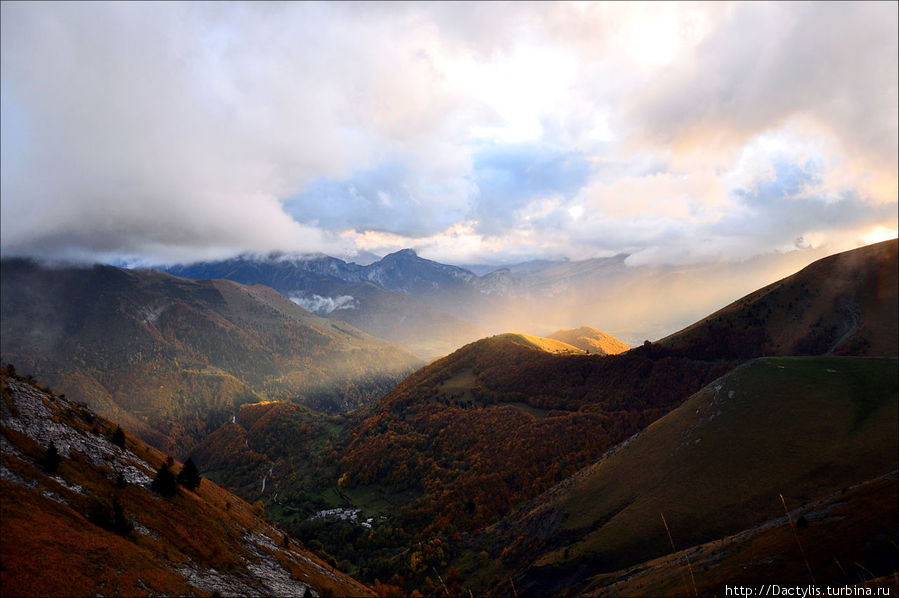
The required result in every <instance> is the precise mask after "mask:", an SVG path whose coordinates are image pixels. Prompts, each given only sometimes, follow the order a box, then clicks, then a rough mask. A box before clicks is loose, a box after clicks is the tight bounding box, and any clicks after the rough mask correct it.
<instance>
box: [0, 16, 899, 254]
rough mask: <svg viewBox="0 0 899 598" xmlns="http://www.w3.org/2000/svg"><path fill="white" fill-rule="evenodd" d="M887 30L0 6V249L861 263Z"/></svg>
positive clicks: (886, 150) (884, 101) (892, 182)
mask: <svg viewBox="0 0 899 598" xmlns="http://www.w3.org/2000/svg"><path fill="white" fill-rule="evenodd" d="M896 13H897V5H896V4H895V3H783V4H760V3H748V4H730V3H728V4H723V3H722V4H689V3H521V4H493V3H478V4H472V3H466V4H461V3H460V4H454V3H439V4H438V3H434V4H429V3H423V4H414V3H403V4H399V3H359V4H357V3H353V4H349V3H346V4H344V3H258V4H257V3H224V4H206V3H203V4H200V3H196V4H162V5H159V4H149V3H118V4H116V3H102V4H101V3H42V4H38V3H17V2H6V3H3V4H2V86H0V93H2V102H0V107H2V125H3V126H2V144H0V151H2V169H0V192H2V204H0V211H2V218H0V229H2V230H0V233H2V235H0V236H2V250H3V252H4V254H9V253H28V254H39V255H45V256H51V257H77V258H83V259H104V260H108V259H113V258H117V257H118V258H130V259H136V260H140V259H146V260H147V261H153V260H157V261H183V260H190V259H203V258H205V259H208V258H212V257H220V256H225V255H228V254H230V253H237V252H241V251H268V250H273V249H274V250H277V249H280V250H284V251H290V252H304V251H321V252H325V253H333V254H341V255H346V254H349V253H352V252H353V251H354V250H355V249H364V250H372V251H381V252H383V251H389V250H391V249H399V248H402V247H405V246H413V247H416V248H418V249H420V250H421V251H422V252H423V255H428V256H429V257H434V258H439V259H443V260H445V261H456V262H464V261H473V260H478V259H482V260H485V261H492V262H495V261H497V260H499V259H503V258H506V257H507V258H509V259H516V257H521V258H523V257H540V256H545V257H560V256H570V257H590V256H594V255H607V254H609V253H614V252H618V251H630V252H633V253H634V254H635V256H636V255H637V254H639V256H641V257H635V258H634V259H636V260H641V259H642V260H662V261H664V260H686V261H690V260H695V259H699V258H700V257H703V256H708V255H712V256H716V257H720V258H722V259H724V258H742V257H744V256H746V255H752V254H754V253H765V252H767V251H771V250H772V249H774V248H780V247H784V246H787V245H789V244H793V242H794V240H795V238H796V237H798V236H805V238H810V239H816V240H818V239H820V243H822V244H824V243H832V244H834V245H841V244H842V245H845V244H846V243H851V242H854V241H851V240H849V239H857V238H875V237H879V236H882V234H884V233H882V231H883V230H886V231H892V230H895V228H896V216H895V212H896V206H897V202H899V199H897V188H899V184H897V182H899V178H897V162H899V150H897V138H899V122H897V120H899V118H897V111H896V105H897V87H899V84H897V79H899V77H897V71H899V65H897V55H899V43H897V38H899V33H897V20H899V19H897V14H896ZM523 142H527V143H523ZM491 144H492V145H491ZM485 147H488V148H493V151H492V152H491V151H485ZM787 163H790V164H792V166H789V165H788V164H787ZM793 167H795V168H794V169H793V170H790V168H793ZM797 169H798V170H797ZM800 171H801V172H806V174H807V175H808V176H805V177H804V178H803V177H801V176H800V174H799V173H800ZM790 173H791V174H790ZM788 174H789V176H788ZM797 177H798V178H797ZM799 178H801V188H800V187H797V188H794V186H791V185H793V184H794V182H795V181H794V179H795V180H799ZM797 184H798V183H797ZM778 185H780V186H781V187H783V188H782V189H780V188H776V187H777V186H778ZM760 190H761V191H760ZM325 191H329V193H330V194H329V193H325ZM319 192H320V193H319ZM354 192H355V193H354ZM316 193H319V194H316ZM829 219H836V220H833V221H831V220H829ZM878 227H879V228H878ZM874 231H881V232H874Z"/></svg>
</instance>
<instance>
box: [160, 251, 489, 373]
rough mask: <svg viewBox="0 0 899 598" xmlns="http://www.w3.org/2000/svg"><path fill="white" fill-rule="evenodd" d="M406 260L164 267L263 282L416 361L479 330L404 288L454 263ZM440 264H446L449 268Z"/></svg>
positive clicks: (247, 260) (269, 260)
mask: <svg viewBox="0 0 899 598" xmlns="http://www.w3.org/2000/svg"><path fill="white" fill-rule="evenodd" d="M406 258H408V259H406ZM406 258H404V254H402V252H400V253H399V254H396V255H392V256H387V257H385V258H384V259H383V260H380V261H379V262H377V263H375V264H371V265H368V266H360V265H358V264H353V263H347V262H344V261H343V260H339V259H337V258H333V257H327V256H310V257H305V258H289V257H287V256H283V255H277V254H274V255H270V256H267V257H257V258H251V257H248V256H244V257H239V258H235V259H231V260H225V261H221V262H200V263H196V264H190V265H181V266H174V267H171V268H168V269H167V271H168V272H170V273H172V274H175V275H177V276H183V277H186V278H197V279H219V278H221V279H227V280H233V281H235V282H239V283H242V284H263V285H266V286H269V287H271V288H273V289H275V290H276V291H278V292H280V293H281V294H283V295H284V296H285V297H288V298H290V299H291V300H292V301H294V302H295V303H297V304H298V305H300V306H302V307H304V308H305V309H308V310H309V311H311V312H314V313H316V314H317V315H319V316H322V317H328V318H333V319H337V320H342V321H344V322H347V323H348V324H351V325H353V326H355V327H357V328H359V329H360V330H364V331H365V332H367V333H369V334H372V335H374V336H377V337H380V338H384V339H387V340H390V341H393V342H395V343H399V344H401V345H403V346H405V347H407V348H408V349H409V350H410V351H412V352H413V353H415V354H416V355H419V356H421V357H422V358H423V359H431V358H433V357H437V356H439V355H444V354H446V353H449V352H451V351H453V350H454V349H456V348H458V347H460V346H461V345H463V344H465V343H467V342H471V341H472V340H475V339H477V338H479V337H481V336H483V334H482V333H481V332H480V331H479V330H478V329H477V328H476V327H475V326H474V325H472V324H471V323H470V322H467V321H465V320H463V319H460V318H458V317H455V316H452V315H450V314H449V313H447V312H445V311H443V310H440V309H436V308H434V307H432V306H430V305H428V304H426V303H424V302H422V301H420V300H419V299H416V298H415V297H414V296H412V295H410V294H409V293H410V292H413V291H417V290H418V289H419V288H421V287H422V286H428V285H431V284H432V283H435V284H438V286H439V285H440V282H443V284H444V285H445V284H447V281H458V280H460V279H458V278H456V277H453V276H452V273H456V270H458V269H455V270H453V269H452V267H451V266H444V265H443V264H437V263H436V262H430V263H431V264H433V267H431V268H427V267H425V268H422V267H416V266H415V265H411V267H410V263H409V262H416V263H417V261H418V259H417V258H415V259H412V258H411V256H406ZM443 269H450V270H449V272H450V274H448V273H447V272H444V271H443ZM431 270H433V271H434V272H430V271H431ZM463 272H464V271H463ZM435 276H436V278H435ZM462 278H463V279H464V278H465V277H464V275H463V276H462ZM438 281H440V282H438ZM431 288H433V286H431Z"/></svg>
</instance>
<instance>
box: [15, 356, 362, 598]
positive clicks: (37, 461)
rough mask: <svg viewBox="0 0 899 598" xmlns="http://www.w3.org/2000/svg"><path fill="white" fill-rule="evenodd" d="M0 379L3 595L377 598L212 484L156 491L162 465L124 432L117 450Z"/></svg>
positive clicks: (89, 427) (101, 427) (39, 396)
mask: <svg viewBox="0 0 899 598" xmlns="http://www.w3.org/2000/svg"><path fill="white" fill-rule="evenodd" d="M0 379H2V384H3V390H2V403H0V433H2V435H0V441H2V442H0V451H2V452H0V459H2V461H0V463H2V465H0V472H2V476H0V477H2V480H0V485H2V489H3V492H2V503H0V507H2V509H0V520H2V529H3V533H2V535H0V554H2V560H3V567H0V586H2V588H3V594H4V595H9V596H88V595H90V596H94V595H163V594H164V595H187V594H191V595H242V596H322V595H339V596H366V595H373V593H372V592H371V591H370V590H368V589H367V588H365V587H364V586H362V585H360V584H358V583H357V582H355V581H353V580H352V579H350V578H348V577H347V576H345V575H343V574H342V573H339V572H337V571H335V570H334V569H332V568H331V567H330V566H329V565H327V564H326V563H324V562H322V561H321V560H320V559H319V558H318V557H316V556H315V555H313V554H311V553H310V552H309V551H307V550H306V549H305V548H303V547H302V545H300V544H299V543H298V542H297V541H296V540H294V539H293V538H290V537H289V536H288V535H287V534H286V533H285V532H283V531H281V530H278V529H276V528H275V527H273V526H272V525H271V524H270V523H269V522H267V521H266V520H265V519H263V518H262V517H260V516H259V514H258V510H257V509H254V508H253V507H251V506H250V505H249V504H247V503H245V502H244V501H242V500H241V499H239V498H237V497H235V496H233V495H231V494H229V493H228V492H226V491H224V490H222V489H221V488H219V487H218V486H216V485H215V484H213V483H211V482H209V481H208V480H201V481H200V483H199V486H198V487H197V488H196V489H195V490H188V489H186V488H184V487H181V488H176V490H175V494H174V496H171V497H164V496H162V495H160V494H157V493H156V492H153V491H151V489H150V486H151V484H152V481H153V476H154V475H155V473H156V471H157V470H158V469H159V468H161V467H162V466H163V464H164V463H165V462H166V457H165V456H164V455H162V454H161V453H159V452H158V451H156V450H154V449H152V448H150V447H149V446H147V445H145V444H143V443H142V442H141V441H139V440H137V439H136V438H135V437H134V436H132V435H130V434H127V433H125V434H124V435H122V436H120V437H119V442H118V443H117V442H116V441H115V439H116V433H115V432H116V426H115V425H114V424H112V423H110V422H109V421H106V420H104V419H102V418H100V417H98V416H96V415H94V414H93V413H92V412H91V411H89V410H88V409H87V408H85V407H84V406H81V405H77V404H75V403H72V402H71V401H69V400H66V399H63V398H61V397H59V396H55V395H52V394H51V393H49V392H46V391H45V390H43V389H42V388H40V387H37V386H35V385H33V384H32V383H30V382H28V381H27V380H25V379H23V378H20V377H18V376H15V375H10V374H9V373H8V372H7V370H5V369H4V370H3V371H2V374H0ZM51 447H53V449H56V450H57V451H58V456H57V457H56V458H55V459H54V458H51V457H50V455H51V454H52V451H53V449H51ZM180 468H181V466H180V465H179V464H177V463H175V464H173V467H172V469H173V471H174V472H178V471H179V469H180Z"/></svg>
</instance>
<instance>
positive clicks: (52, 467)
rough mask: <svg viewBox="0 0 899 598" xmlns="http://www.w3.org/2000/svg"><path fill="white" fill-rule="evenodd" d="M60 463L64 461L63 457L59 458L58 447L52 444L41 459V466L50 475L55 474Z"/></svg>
mask: <svg viewBox="0 0 899 598" xmlns="http://www.w3.org/2000/svg"><path fill="white" fill-rule="evenodd" d="M60 461H62V457H60V456H59V452H58V451H57V450H56V445H55V444H54V443H53V442H50V446H48V447H47V450H46V451H44V455H43V456H42V457H41V464H42V465H43V466H44V469H45V470H46V471H47V472H48V473H53V472H54V471H56V468H57V467H59V463H60Z"/></svg>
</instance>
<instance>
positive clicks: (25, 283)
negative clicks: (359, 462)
mask: <svg viewBox="0 0 899 598" xmlns="http://www.w3.org/2000/svg"><path fill="white" fill-rule="evenodd" d="M0 288H2V299H0V323H2V328H3V336H2V342H0V352H2V360H3V361H4V363H13V364H15V365H16V366H17V367H19V368H20V370H21V371H26V372H28V373H30V374H32V375H34V376H36V377H37V378H39V379H40V380H42V381H43V382H45V383H47V384H49V385H51V386H52V387H53V388H54V389H56V390H58V391H61V392H64V393H66V394H68V395H69V396H70V397H71V398H73V399H75V400H78V401H84V402H86V403H88V404H89V405H91V406H92V407H93V408H95V409H97V410H98V411H99V412H100V413H102V414H103V415H106V416H108V417H112V418H114V419H116V420H118V421H120V422H121V423H123V424H127V425H128V426H129V427H131V428H132V429H134V430H135V431H137V432H139V433H141V434H142V436H143V437H144V438H146V439H147V440H148V441H150V442H152V443H153V444H154V445H155V446H157V447H159V448H162V449H164V450H167V451H173V452H175V453H177V454H182V453H186V452H188V451H189V450H190V449H191V448H192V447H193V446H194V445H195V444H196V443H197V442H199V441H200V440H201V439H202V438H203V437H204V436H205V435H206V434H207V433H208V432H210V431H212V430H214V429H215V428H216V427H218V425H220V424H221V423H223V422H224V421H225V420H226V419H228V418H230V417H231V415H232V413H233V411H234V410H235V409H236V408H237V406H238V405H240V404H242V403H248V402H258V401H261V400H289V401H296V402H300V403H303V404H307V405H311V406H313V407H315V408H317V409H319V410H323V411H330V412H336V411H344V410H347V409H349V408H353V407H356V406H358V405H360V404H362V403H364V402H366V401H369V400H371V399H373V398H375V397H377V396H380V395H381V394H383V393H384V392H386V391H387V390H389V389H390V388H391V387H392V386H393V385H395V384H396V383H397V382H398V381H399V380H401V379H402V378H403V377H404V376H405V375H407V374H408V373H410V372H411V371H412V370H413V369H414V368H415V367H416V366H417V365H420V363H421V362H420V361H419V360H418V359H417V358H416V357H414V356H413V355H412V354H411V353H409V352H407V351H406V350H404V349H402V348H401V347H399V346H398V345H395V344H392V343H389V342H387V341H384V340H381V339H377V338H374V337H372V336H370V335H368V334H365V333H363V332H361V331H359V330H357V329H355V328H353V327H352V326H350V325H348V324H345V323H343V322H340V321H338V320H331V319H326V318H319V317H317V316H314V315H313V314H311V313H309V312H307V311H306V310H304V309H302V308H301V307H299V306H298V305H296V304H295V303H293V302H291V301H288V300H287V299H285V298H284V297H283V296H282V295H280V294H279V293H277V292H275V291H273V290H272V289H270V288H268V287H264V286H260V285H255V286H246V285H241V284H238V283H234V282H231V281H225V280H216V281H192V280H186V279H183V278H177V277H175V276H172V275H169V274H165V273H162V272H158V271H153V270H125V269H121V268H115V267H111V266H96V267H93V268H49V267H42V266H40V265H37V264H35V263H32V262H27V261H22V260H4V261H3V262H2V267H0Z"/></svg>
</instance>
